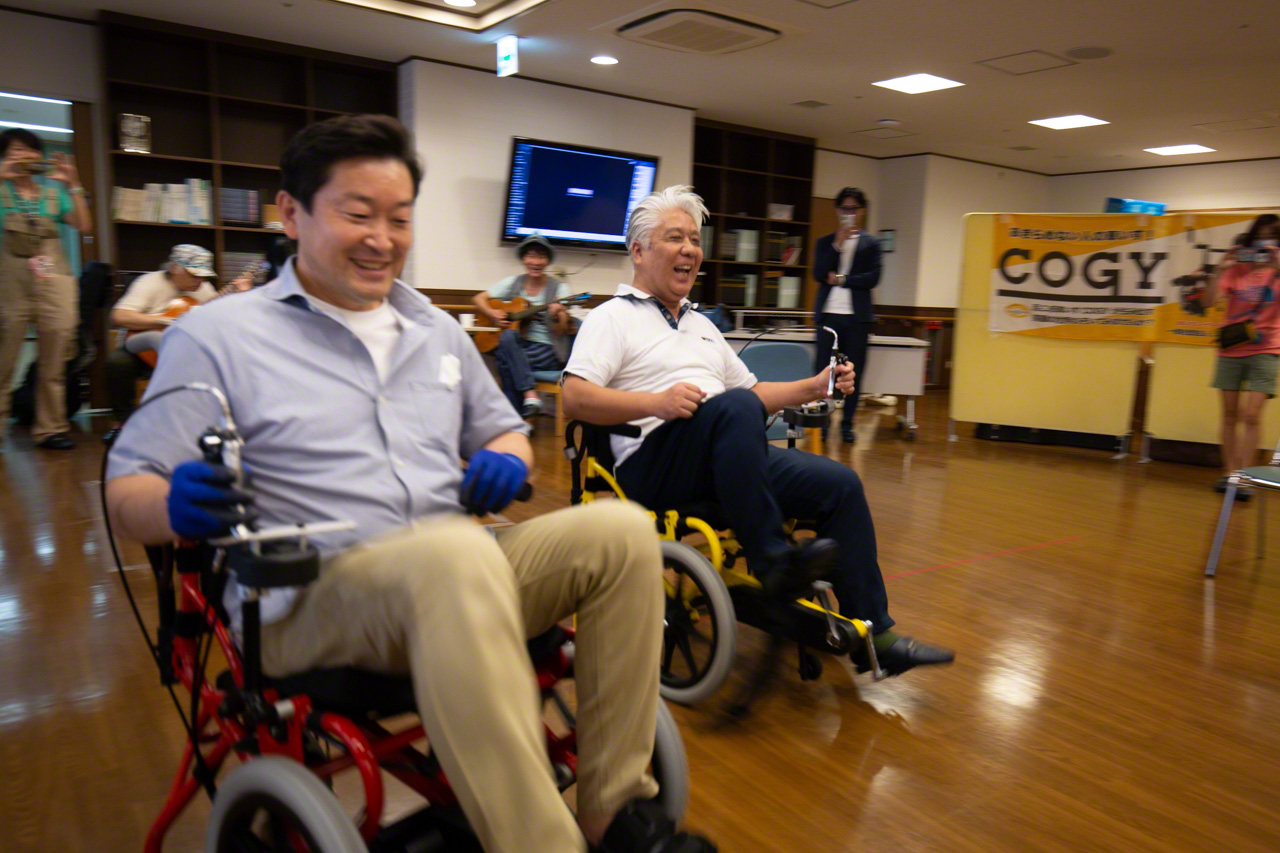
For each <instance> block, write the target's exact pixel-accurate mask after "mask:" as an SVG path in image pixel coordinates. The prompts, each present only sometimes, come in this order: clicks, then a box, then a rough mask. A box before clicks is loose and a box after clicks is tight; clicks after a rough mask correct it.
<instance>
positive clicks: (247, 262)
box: [218, 252, 267, 282]
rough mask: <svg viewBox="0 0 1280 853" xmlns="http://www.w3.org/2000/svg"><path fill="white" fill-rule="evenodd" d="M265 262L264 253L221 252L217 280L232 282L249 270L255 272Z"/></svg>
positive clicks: (265, 254)
mask: <svg viewBox="0 0 1280 853" xmlns="http://www.w3.org/2000/svg"><path fill="white" fill-rule="evenodd" d="M266 261H267V253H266V252H223V253H222V267H221V268H220V269H219V270H218V276H219V280H220V281H222V282H231V281H234V280H235V279H236V277H237V276H239V275H240V274H241V273H242V272H244V271H246V270H249V269H253V270H255V271H256V270H257V268H258V267H259V266H261V265H262V264H264V263H266Z"/></svg>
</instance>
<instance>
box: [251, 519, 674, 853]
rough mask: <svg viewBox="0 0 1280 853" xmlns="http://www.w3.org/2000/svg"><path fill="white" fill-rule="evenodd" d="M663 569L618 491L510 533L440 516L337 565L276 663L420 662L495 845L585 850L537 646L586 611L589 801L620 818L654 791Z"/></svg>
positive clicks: (282, 667) (643, 524) (480, 822)
mask: <svg viewBox="0 0 1280 853" xmlns="http://www.w3.org/2000/svg"><path fill="white" fill-rule="evenodd" d="M661 572H662V557H661V551H660V550H659V546H658V540H657V537H656V536H655V535H654V532H653V526H652V522H651V521H650V520H649V518H648V516H647V515H644V514H643V513H642V512H641V511H640V510H639V509H637V508H636V507H635V505H633V504H627V503H623V502H621V501H601V502H599V503H595V504H591V505H589V506H585V507H577V508H574V509H567V510H561V511H559V512H553V513H550V514H548V515H544V516H541V517H539V518H536V519H533V520H532V521H527V522H525V523H523V524H520V525H517V526H515V527H512V528H508V529H506V530H501V531H499V532H498V534H497V537H496V539H495V537H493V536H491V535H490V534H489V533H488V532H487V531H485V530H484V529H483V528H481V527H479V526H478V525H476V524H475V523H474V522H473V521H471V520H469V519H464V518H444V519H431V520H427V521H424V522H421V523H419V524H416V525H414V526H413V527H410V528H406V529H404V530H399V531H396V532H394V533H392V534H389V535H386V536H383V537H380V538H378V539H375V540H372V541H371V542H368V543H365V544H363V545H361V546H358V547H356V548H353V549H351V550H349V551H346V552H344V553H342V554H340V555H338V556H336V557H334V558H333V559H332V560H330V561H329V562H328V563H327V564H326V565H325V567H324V569H323V570H322V572H321V575H320V579H319V580H318V581H317V582H316V583H314V584H312V585H311V586H309V587H307V589H306V590H304V591H303V593H302V595H301V596H300V597H299V600H298V602H297V605H296V606H295V608H294V610H293V612H292V613H290V615H289V616H287V617H286V618H285V619H283V620H282V621H280V622H276V623H273V624H271V625H266V626H264V627H263V630H262V661H263V668H264V671H266V672H267V673H269V674H274V675H283V674H288V673H292V672H297V671H301V670H306V669H311V668H314V667H318V666H358V667H363V668H368V669H374V670H379V671H384V672H408V673H410V674H411V675H412V677H413V684H414V693H415V696H416V698H417V702H418V712H419V715H420V716H421V717H422V723H423V726H424V727H425V729H426V732H427V736H428V738H429V739H430V741H431V744H432V747H433V749H434V750H435V751H436V754H437V755H438V756H439V758H440V763H441V765H442V767H443V768H444V771H445V773H446V775H447V776H448V777H449V781H450V783H451V784H452V786H453V789H454V791H455V792H456V793H457V795H458V800H459V802H460V803H461V805H462V808H463V811H464V812H465V813H466V815H467V817H468V819H469V820H470V822H471V824H472V826H473V827H474V828H475V830H476V832H477V833H478V835H479V836H480V840H481V842H482V843H483V844H484V847H485V849H486V850H489V851H502V853H517V851H537V853H559V851H577V850H585V849H586V842H585V841H584V839H583V837H582V834H581V833H580V832H579V830H578V828H577V825H576V823H575V822H574V818H573V816H572V814H570V812H569V810H568V808H567V807H566V805H565V803H564V800H563V799H562V798H561V796H560V794H559V791H558V790H557V789H556V786H555V783H554V781H553V774H552V770H551V765H550V762H549V761H548V759H547V754H546V740H545V736H544V734H543V731H542V723H541V718H542V711H541V708H540V700H539V696H538V691H537V688H536V685H535V682H534V675H533V669H532V665H531V663H530V661H529V656H528V652H527V651H526V649H525V639H526V638H528V637H533V636H536V635H538V634H541V633H542V632H544V631H546V630H547V629H549V628H551V627H552V626H553V625H555V624H556V623H557V622H559V621H560V620H562V619H565V618H567V617H569V616H571V615H573V614H575V613H576V614H577V628H578V634H577V649H576V651H577V653H576V658H575V677H576V686H577V696H578V729H577V732H578V752H579V757H580V758H579V764H578V809H579V812H580V813H581V814H583V815H590V816H607V815H610V814H612V813H613V812H614V811H616V810H617V809H618V808H619V807H621V806H622V805H623V804H624V803H626V802H627V801H629V800H631V799H635V798H637V797H652V796H653V795H654V794H656V793H657V786H656V783H655V782H654V781H653V779H652V778H651V777H650V776H649V775H648V772H647V767H648V763H649V759H650V756H651V754H652V751H653V739H654V727H655V720H656V715H657V703H658V658H659V653H660V649H661V645H662V613H663V593H662V574H661Z"/></svg>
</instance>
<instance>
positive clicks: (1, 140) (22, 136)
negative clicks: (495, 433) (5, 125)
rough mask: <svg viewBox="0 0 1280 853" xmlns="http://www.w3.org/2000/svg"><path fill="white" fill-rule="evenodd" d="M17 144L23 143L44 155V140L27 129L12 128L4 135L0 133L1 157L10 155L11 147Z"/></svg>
mask: <svg viewBox="0 0 1280 853" xmlns="http://www.w3.org/2000/svg"><path fill="white" fill-rule="evenodd" d="M15 142H21V143H22V144H23V145H25V146H27V147H28V148H32V149H35V150H36V151H39V152H40V153H41V154H43V153H44V140H43V139H41V138H40V137H38V136H36V135H35V134H34V133H32V132H31V131H29V130H27V129H26V128H25V127H11V128H9V129H8V130H6V131H5V132H4V133H0V157H3V156H4V155H6V154H8V153H9V146H10V145H12V144H13V143H15Z"/></svg>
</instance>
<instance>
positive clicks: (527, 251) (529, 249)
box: [516, 243, 551, 261]
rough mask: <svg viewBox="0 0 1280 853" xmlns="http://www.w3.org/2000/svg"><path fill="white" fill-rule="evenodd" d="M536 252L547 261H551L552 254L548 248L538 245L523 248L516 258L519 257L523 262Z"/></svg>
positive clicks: (533, 244)
mask: <svg viewBox="0 0 1280 853" xmlns="http://www.w3.org/2000/svg"><path fill="white" fill-rule="evenodd" d="M534 252H537V253H538V254H539V255H542V257H544V258H546V259H547V260H551V252H549V251H547V247H546V246H542V245H539V244H538V243H530V244H529V245H528V246H521V247H520V250H519V252H517V254H516V257H518V258H519V259H520V260H522V261H523V260H524V256H525V255H529V254H532V253H534Z"/></svg>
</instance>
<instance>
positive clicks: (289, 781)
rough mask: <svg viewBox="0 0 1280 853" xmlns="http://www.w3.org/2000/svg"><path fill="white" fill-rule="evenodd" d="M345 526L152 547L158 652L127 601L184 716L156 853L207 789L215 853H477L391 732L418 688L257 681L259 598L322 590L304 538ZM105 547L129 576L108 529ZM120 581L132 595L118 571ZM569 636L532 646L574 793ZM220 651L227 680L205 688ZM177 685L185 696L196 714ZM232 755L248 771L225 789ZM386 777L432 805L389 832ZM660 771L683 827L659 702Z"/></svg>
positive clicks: (206, 444) (400, 736)
mask: <svg viewBox="0 0 1280 853" xmlns="http://www.w3.org/2000/svg"><path fill="white" fill-rule="evenodd" d="M224 440H225V441H226V442H227V444H228V446H231V442H232V440H238V439H237V438H236V437H235V436H234V430H232V431H230V433H228V432H227V431H225V430H210V431H209V432H207V433H206V434H205V435H204V436H202V438H201V448H202V449H203V450H204V452H205V456H206V458H207V459H211V460H213V459H221V458H225V457H224V456H221V455H217V456H215V454H221V453H222V449H223V448H221V447H220V445H222V443H223V441H224ZM233 461H238V460H233ZM104 469H105V461H104ZM104 474H105V470H104ZM105 479H106V478H105V476H104V477H103V481H104V486H103V489H104V497H105ZM104 505H105V502H104ZM339 525H341V523H336V524H328V525H309V526H306V527H302V526H299V527H286V528H276V529H273V530H264V531H257V530H251V529H247V528H243V527H241V528H237V529H236V532H235V533H234V534H233V536H232V537H229V538H228V539H227V540H217V541H215V542H213V543H208V544H200V545H190V546H187V545H182V546H177V547H175V546H165V547H153V548H149V549H148V551H147V554H148V558H149V560H150V562H151V567H152V569H153V573H154V576H155V580H156V584H157V588H158V596H157V598H158V604H159V622H158V628H157V631H156V639H155V641H154V642H153V641H152V640H151V638H150V635H149V632H148V630H147V627H146V625H145V623H144V620H143V618H142V616H141V614H140V613H139V612H138V609H137V606H136V604H135V603H134V602H133V596H132V593H131V592H129V600H130V603H131V605H133V608H134V614H135V616H136V617H137V618H138V623H139V626H140V627H141V628H142V630H143V633H144V635H145V636H146V637H147V643H148V646H149V647H150V648H151V652H152V655H153V657H154V658H155V661H156V663H157V665H158V667H159V670H160V681H161V684H163V685H164V686H166V687H167V688H168V689H169V691H170V693H171V694H172V696H173V699H174V704H175V706H176V707H177V708H178V710H179V713H180V714H181V715H182V717H183V723H184V726H185V727H186V729H187V735H188V741H187V744H186V747H185V749H184V751H183V755H182V759H181V761H180V762H179V766H178V771H177V774H176V776H175V778H174V780H173V785H172V787H171V788H170V791H169V796H168V799H167V801H166V802H165V805H164V807H163V809H162V810H161V812H160V814H159V816H158V817H157V818H156V820H155V822H154V824H153V825H152V827H151V830H150V832H149V833H148V835H147V838H146V842H145V844H144V850H145V851H147V853H158V851H160V849H161V847H162V845H163V842H164V837H165V834H166V833H167V832H168V830H169V829H170V828H171V827H172V825H173V823H174V821H175V820H176V819H177V817H178V815H179V814H180V813H181V812H182V810H183V809H184V808H185V807H186V806H187V804H188V803H190V802H191V800H192V798H194V797H195V796H196V795H197V793H198V792H199V791H200V790H201V789H202V788H203V789H204V791H205V792H206V793H207V794H208V795H209V796H210V798H211V799H212V801H213V809H212V814H211V817H210V820H209V825H208V830H207V834H206V839H207V841H206V850H209V851H218V853H230V852H231V851H270V850H289V851H305V850H311V851H326V853H327V851H334V853H348V851H365V850H370V851H378V853H391V851H402V852H403V853H409V851H415V853H418V851H421V853H427V851H473V850H474V851H478V850H480V849H481V847H480V844H479V842H478V840H477V839H476V837H475V835H474V833H473V832H472V831H471V830H470V828H469V827H468V825H467V821H466V819H465V817H464V816H463V814H462V810H461V808H460V807H459V805H458V802H457V799H456V797H455V796H454V794H453V792H452V790H451V789H450V787H449V781H448V779H446V778H445V775H444V773H443V771H442V770H441V768H440V764H439V762H438V761H437V760H436V758H435V756H434V754H433V753H432V751H431V750H430V749H429V748H428V749H427V750H426V751H425V752H424V751H422V750H420V749H419V748H417V747H416V746H415V743H416V742H418V741H421V740H422V739H424V738H425V733H424V731H423V727H422V726H421V725H420V724H412V725H409V726H408V727H407V728H398V729H397V728H395V727H394V726H392V725H391V721H390V720H389V719H388V718H392V717H398V716H401V715H405V714H411V713H413V712H414V710H415V702H414V695H413V690H412V685H411V683H410V680H409V678H408V677H407V676H403V677H400V676H392V675H385V674H380V673H375V672H369V671H364V670H359V669H354V668H333V669H321V670H313V671H310V672H304V673H300V674H296V675H291V676H289V677H286V678H270V677H267V676H266V675H264V674H263V673H262V669H261V660H260V645H259V640H260V630H261V616H260V610H259V602H258V597H259V595H260V594H261V592H262V591H264V590H268V589H271V588H275V587H282V586H301V585H305V584H307V583H310V582H311V581H314V580H315V578H316V577H318V575H319V566H320V559H319V554H318V552H317V551H316V550H315V547H314V546H313V545H309V544H308V543H307V541H306V537H307V535H308V534H316V533H320V532H323V529H324V528H326V527H337V526H339ZM108 538H109V541H110V543H111V547H112V551H113V553H114V554H115V556H116V560H117V566H119V565H120V560H119V554H118V552H117V551H116V546H115V541H114V538H113V537H112V536H111V533H110V529H109V527H108ZM233 575H234V577H235V579H236V580H237V581H238V582H239V583H240V584H241V585H242V586H244V587H247V588H248V589H249V590H250V593H249V596H248V600H245V601H244V602H243V606H242V613H241V615H242V620H243V630H242V638H241V641H240V643H239V644H238V645H237V643H236V642H235V641H234V640H233V638H232V634H231V631H230V630H229V627H228V626H229V620H228V619H227V614H226V612H225V611H224V610H223V608H222V594H223V591H224V588H225V585H226V583H227V581H228V579H229V578H230V577H231V576H233ZM120 576H121V579H122V580H123V581H124V582H125V588H126V591H127V592H128V582H127V578H125V575H124V572H123V570H121V572H120ZM573 637H574V634H573V631H572V630H571V629H569V628H562V627H557V628H553V629H552V630H551V631H549V632H547V633H546V634H543V635H541V636H539V637H536V638H534V639H532V640H530V641H529V643H528V647H529V654H530V657H531V659H532V661H533V664H534V671H535V673H536V677H537V681H538V686H539V688H540V690H541V695H542V698H543V710H544V727H545V730H546V739H547V754H548V756H549V758H550V762H551V766H552V768H553V769H554V772H555V778H556V781H557V784H558V785H559V788H560V790H561V792H562V793H563V792H566V791H568V790H569V789H570V788H571V787H572V786H573V785H574V784H575V783H576V781H577V743H576V737H575V720H574V714H573V710H572V708H571V706H570V702H569V701H566V699H565V698H564V696H563V695H562V694H561V691H560V689H559V687H560V683H561V682H562V681H565V680H566V679H571V678H572V677H573ZM215 642H216V644H217V645H218V647H219V649H220V651H221V653H222V656H223V658H224V659H225V661H226V664H227V668H226V671H224V672H222V673H221V674H219V675H217V676H216V677H209V676H208V675H207V667H208V664H209V657H210V651H211V649H212V647H213V645H214V643H215ZM177 685H181V686H182V687H183V688H185V690H186V691H187V697H188V699H187V702H186V707H183V702H182V701H180V700H179V694H178V692H177V691H176V690H175V687H176V686H177ZM232 753H234V754H235V755H236V757H237V758H238V759H239V760H240V762H242V763H241V765H240V766H238V767H236V768H235V769H233V770H231V771H230V773H228V774H226V776H225V777H224V778H222V779H219V778H218V777H219V771H220V770H221V769H222V768H223V766H224V764H225V763H226V760H227V758H228V756H230V755H231V754H232ZM346 770H354V772H355V773H357V774H358V776H359V779H360V783H361V787H362V789H363V803H362V805H361V806H360V808H359V811H358V812H357V813H356V814H355V815H354V816H353V815H351V814H348V812H347V811H346V809H345V808H344V807H343V805H342V804H341V803H340V802H339V800H338V798H337V797H336V796H334V794H333V791H332V786H333V779H334V777H335V776H336V775H337V774H338V773H341V772H343V771H346ZM383 772H385V773H387V774H390V775H391V776H392V777H394V778H395V779H398V780H399V781H401V782H403V783H404V784H405V785H406V786H408V787H409V788H410V789H412V790H413V791H414V792H416V793H417V794H418V795H420V796H421V797H422V798H423V800H425V805H424V807H422V808H420V809H419V810H417V811H414V812H413V813H411V814H409V815H407V816H405V817H403V818H401V819H399V820H397V821H395V822H394V823H391V824H389V825H386V826H384V825H383V815H384V805H385V801H386V800H385V793H384V788H383V776H382V774H383ZM651 772H652V774H653V776H654V778H655V779H656V780H657V782H658V784H659V786H660V789H661V791H660V793H659V795H658V803H659V804H660V805H661V807H662V810H663V812H664V813H665V814H666V816H667V817H668V818H670V819H671V820H672V821H675V822H679V820H680V818H681V817H682V816H683V813H684V809H685V806H686V804H687V800H688V765H687V761H686V758H685V753H684V745H683V742H682V740H681V738H680V733H679V730H678V729H677V728H676V725H675V721H674V720H673V719H672V717H671V713H670V711H668V710H667V708H666V706H665V705H664V704H663V703H661V702H659V703H658V719H657V726H656V731H655V734H654V752H653V758H652V763H651Z"/></svg>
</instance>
